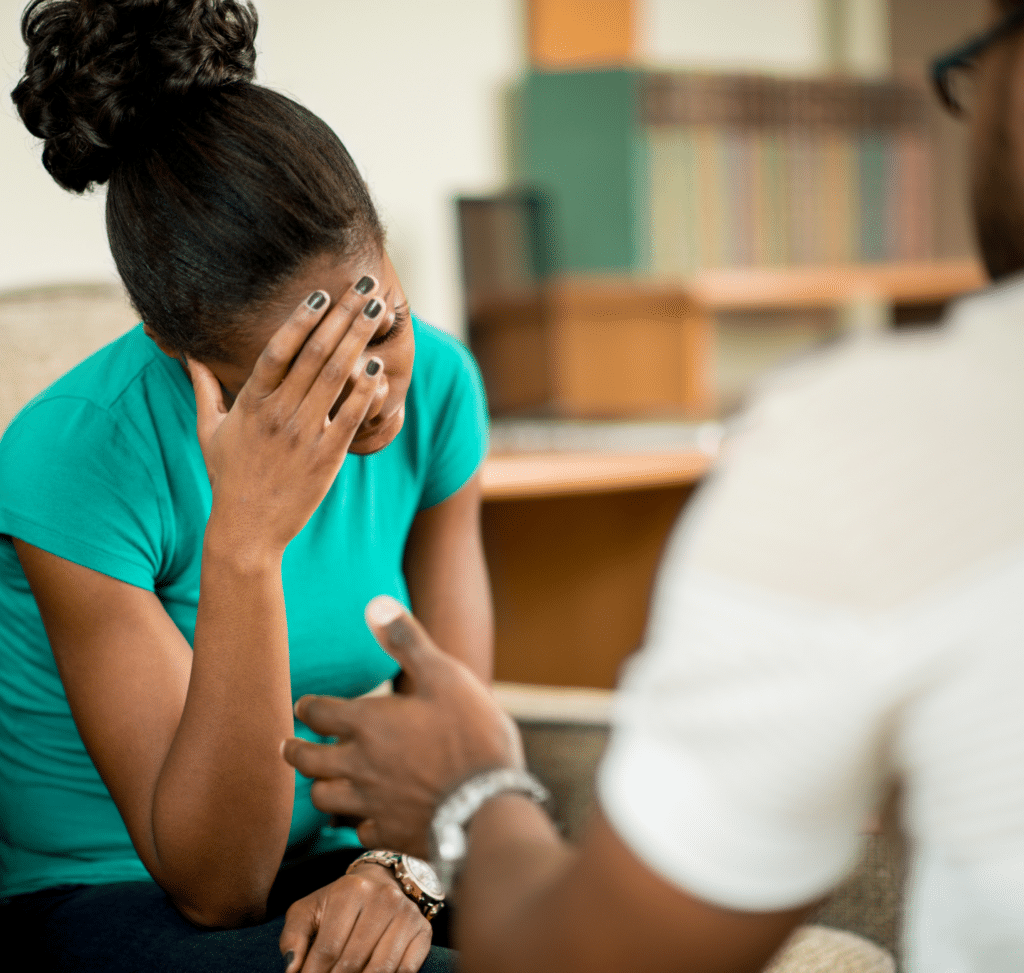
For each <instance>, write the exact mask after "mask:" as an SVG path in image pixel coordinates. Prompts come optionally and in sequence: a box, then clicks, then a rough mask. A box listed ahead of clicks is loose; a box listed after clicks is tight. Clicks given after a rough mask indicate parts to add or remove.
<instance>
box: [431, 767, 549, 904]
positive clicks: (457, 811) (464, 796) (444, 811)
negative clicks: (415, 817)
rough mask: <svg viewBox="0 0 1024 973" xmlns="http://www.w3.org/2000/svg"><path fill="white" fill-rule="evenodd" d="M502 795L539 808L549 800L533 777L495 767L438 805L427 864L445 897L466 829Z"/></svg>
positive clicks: (459, 865)
mask: <svg viewBox="0 0 1024 973" xmlns="http://www.w3.org/2000/svg"><path fill="white" fill-rule="evenodd" d="M505 793H516V794H524V795H526V796H527V797H529V798H530V799H531V800H534V801H536V802H537V803H538V804H540V805H542V806H543V805H546V804H547V803H548V801H549V800H550V798H551V795H550V793H549V792H548V789H547V788H546V787H545V786H544V785H543V784H542V783H541V782H540V781H539V780H537V778H536V777H534V776H533V774H530V773H527V772H526V771H525V770H518V769H515V768H512V767H499V768H496V769H494V770H486V771H484V772H483V773H480V774H476V775H474V776H473V777H470V778H469V779H468V780H465V781H463V782H462V783H461V784H459V786H458V787H456V788H455V789H454V790H453V791H452V792H451V793H450V794H449V795H448V796H447V797H446V798H445V799H444V800H443V801H441V803H440V804H438V806H437V810H436V811H435V812H434V817H433V819H432V821H431V823H430V835H429V840H430V863H431V865H433V868H434V871H435V872H436V873H437V877H438V878H439V879H440V881H441V886H442V888H443V889H444V891H445V895H448V894H449V893H450V892H451V889H452V885H453V884H454V882H455V878H456V876H457V875H458V873H459V871H460V869H461V868H462V865H463V863H464V861H465V859H466V853H467V850H468V843H467V841H466V825H467V824H468V823H469V822H470V820H471V819H472V817H473V815H474V814H476V813H477V811H479V810H480V808H481V807H483V806H484V804H486V803H487V802H488V801H489V800H491V799H492V798H495V797H497V796H498V795H499V794H505Z"/></svg>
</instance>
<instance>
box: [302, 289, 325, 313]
mask: <svg viewBox="0 0 1024 973" xmlns="http://www.w3.org/2000/svg"><path fill="white" fill-rule="evenodd" d="M326 303H327V297H326V296H325V295H324V292H323V291H313V293H312V294H310V295H309V297H307V298H306V307H308V308H309V309H310V310H311V311H319V310H320V308H322V307H323V306H324V305H325V304H326Z"/></svg>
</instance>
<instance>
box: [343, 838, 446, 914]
mask: <svg viewBox="0 0 1024 973" xmlns="http://www.w3.org/2000/svg"><path fill="white" fill-rule="evenodd" d="M363 862H370V863H372V864H374V865H380V866H381V867H382V868H390V869H391V871H393V872H394V873H395V879H396V880H397V882H398V884H399V885H400V886H402V891H403V892H405V894H406V895H407V896H409V898H410V899H412V900H413V902H415V903H416V904H417V905H418V906H419V907H420V911H421V912H422V913H423V915H424V916H426V918H427V919H433V918H434V916H436V915H437V914H438V912H440V910H441V906H443V905H444V889H443V888H442V887H441V882H440V880H439V879H438V877H437V875H436V874H435V873H434V870H433V869H432V868H431V867H430V865H428V864H427V863H426V862H425V861H423V860H422V859H420V858H413V857H412V855H400V854H399V853H398V852H397V851H387V850H385V849H383V848H377V849H374V850H373V851H367V852H364V853H363V854H361V855H360V856H359V857H358V858H357V859H356V860H355V861H354V862H352V864H351V865H349V866H348V868H346V869H345V874H346V875H348V874H350V873H351V872H352V870H353V869H354V868H355V867H356V865H361V864H362V863H363Z"/></svg>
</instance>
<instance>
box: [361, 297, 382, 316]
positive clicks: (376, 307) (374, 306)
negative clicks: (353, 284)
mask: <svg viewBox="0 0 1024 973" xmlns="http://www.w3.org/2000/svg"><path fill="white" fill-rule="evenodd" d="M383 307H384V305H383V304H381V302H380V301H378V300H377V298H374V299H373V300H372V301H370V303H369V304H367V305H366V307H364V308H363V314H365V315H366V316H367V317H368V318H375V317H376V316H377V315H378V314H380V312H381V309H382V308H383Z"/></svg>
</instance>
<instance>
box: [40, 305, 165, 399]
mask: <svg viewBox="0 0 1024 973" xmlns="http://www.w3.org/2000/svg"><path fill="white" fill-rule="evenodd" d="M157 354H159V351H158V349H157V348H156V346H155V345H154V344H153V342H152V341H150V340H149V338H147V337H146V335H145V333H144V332H143V330H142V325H141V324H139V325H136V326H135V327H134V328H132V329H131V330H130V331H127V332H126V333H125V334H123V335H121V337H120V338H115V339H114V340H113V341H112V342H110V344H107V345H104V346H103V347H102V348H100V349H99V350H98V351H95V352H93V354H91V355H90V356H89V357H88V358H86V359H84V360H83V361H81V362H79V363H78V364H77V365H76V366H75V367H74V368H72V369H70V370H69V371H67V372H65V373H64V374H63V375H62V376H61V377H60V378H58V379H57V380H56V381H55V382H54V383H53V384H52V385H50V386H49V387H47V388H46V389H44V390H43V391H42V392H40V393H39V395H37V396H36V397H35V398H34V399H32V401H31V402H30V403H29V406H30V407H31V406H32V405H35V404H37V403H40V402H46V401H50V400H52V399H58V398H67V397H75V398H82V399H88V400H89V401H92V402H94V403H95V404H96V405H98V406H100V407H101V408H102V407H109V406H111V405H113V404H114V403H115V402H116V401H117V400H118V399H119V398H120V397H121V396H122V395H123V394H124V392H125V390H126V389H127V388H129V387H130V386H131V385H132V383H133V382H135V381H136V380H137V379H138V377H139V375H140V374H141V373H142V372H143V371H144V370H145V369H146V368H148V367H149V366H150V365H151V364H152V363H153V362H154V361H155V360H156V355H157Z"/></svg>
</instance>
